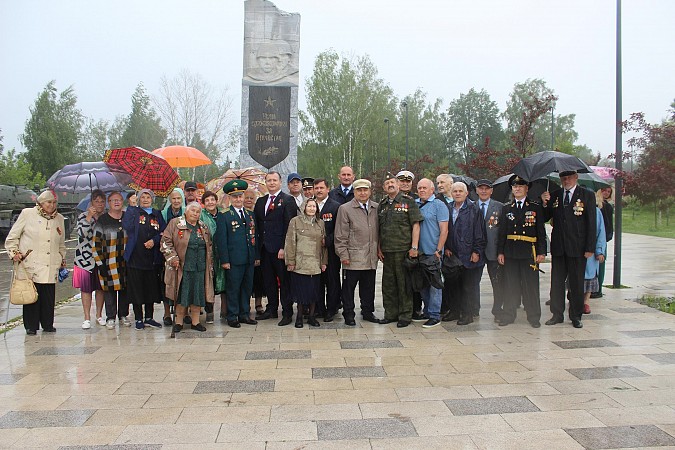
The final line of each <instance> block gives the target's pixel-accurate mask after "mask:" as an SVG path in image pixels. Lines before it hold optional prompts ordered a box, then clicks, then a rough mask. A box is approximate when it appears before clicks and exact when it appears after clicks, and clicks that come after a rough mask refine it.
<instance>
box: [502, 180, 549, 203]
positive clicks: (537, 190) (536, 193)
mask: <svg viewBox="0 0 675 450" xmlns="http://www.w3.org/2000/svg"><path fill="white" fill-rule="evenodd" d="M512 176H513V174H512V173H510V174H508V175H504V176H503V177H500V178H497V180H496V181H495V182H494V183H492V188H493V191H492V198H494V199H495V200H497V201H499V202H502V203H506V202H507V201H508V200H509V195H511V186H509V178H511V177H512ZM559 187H560V179H558V181H557V182H556V181H554V180H552V179H551V178H549V179H547V178H537V179H536V180H534V181H532V186H531V187H530V189H528V191H527V198H529V199H530V200H534V201H535V202H541V194H543V193H544V192H546V191H549V192H550V191H554V190H556V189H558V188H559Z"/></svg>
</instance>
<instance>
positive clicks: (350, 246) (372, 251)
mask: <svg viewBox="0 0 675 450" xmlns="http://www.w3.org/2000/svg"><path fill="white" fill-rule="evenodd" d="M377 207H378V204H377V203H376V202H373V201H370V202H368V215H366V213H365V211H363V208H362V207H361V204H360V203H359V202H358V201H357V200H356V199H353V200H351V201H349V202H347V203H345V204H344V205H342V206H340V209H338V213H337V220H336V222H335V235H334V238H333V239H334V242H335V253H336V254H337V255H338V257H339V258H340V261H346V260H349V265H345V264H343V265H342V268H343V269H347V270H375V269H377V243H378V226H377Z"/></svg>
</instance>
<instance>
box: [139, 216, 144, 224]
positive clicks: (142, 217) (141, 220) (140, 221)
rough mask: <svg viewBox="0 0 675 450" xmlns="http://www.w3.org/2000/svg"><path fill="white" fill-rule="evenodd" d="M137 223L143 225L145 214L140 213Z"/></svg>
mask: <svg viewBox="0 0 675 450" xmlns="http://www.w3.org/2000/svg"><path fill="white" fill-rule="evenodd" d="M138 223H140V224H141V225H145V216H143V215H141V218H140V219H139V220H138Z"/></svg>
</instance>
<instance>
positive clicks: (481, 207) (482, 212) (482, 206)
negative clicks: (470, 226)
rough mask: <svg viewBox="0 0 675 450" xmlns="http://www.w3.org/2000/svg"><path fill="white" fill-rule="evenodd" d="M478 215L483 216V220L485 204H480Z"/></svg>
mask: <svg viewBox="0 0 675 450" xmlns="http://www.w3.org/2000/svg"><path fill="white" fill-rule="evenodd" d="M480 213H481V214H482V215H483V218H485V203H481V205H480Z"/></svg>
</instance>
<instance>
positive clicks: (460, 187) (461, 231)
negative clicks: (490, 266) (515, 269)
mask: <svg viewBox="0 0 675 450" xmlns="http://www.w3.org/2000/svg"><path fill="white" fill-rule="evenodd" d="M451 194H452V202H451V203H450V212H451V213H452V233H451V234H450V236H449V237H448V240H449V241H450V250H447V249H446V255H448V256H450V255H455V256H456V257H457V258H459V260H460V261H461V262H462V266H463V268H462V272H461V274H460V276H459V281H458V282H457V286H456V288H457V290H458V293H459V320H458V321H457V325H468V324H470V323H471V322H473V318H474V317H478V313H479V309H480V277H481V273H482V272H483V265H484V264H485V233H484V231H483V223H482V220H483V219H482V218H481V216H480V210H479V209H478V206H477V205H476V204H475V203H473V202H471V201H469V199H468V196H469V190H468V189H467V187H466V184H464V183H461V182H457V183H453V184H452V187H451ZM451 309H452V308H451Z"/></svg>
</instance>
